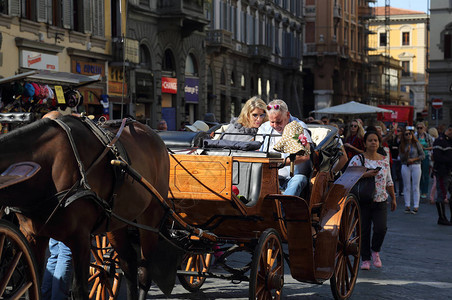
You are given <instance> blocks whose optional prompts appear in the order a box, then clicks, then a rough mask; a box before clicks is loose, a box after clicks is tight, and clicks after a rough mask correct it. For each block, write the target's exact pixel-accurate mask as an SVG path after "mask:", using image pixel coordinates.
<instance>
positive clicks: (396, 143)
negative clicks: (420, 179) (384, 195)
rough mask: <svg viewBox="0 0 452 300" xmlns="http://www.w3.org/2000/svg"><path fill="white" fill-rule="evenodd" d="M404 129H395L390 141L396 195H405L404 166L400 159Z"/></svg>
mask: <svg viewBox="0 0 452 300" xmlns="http://www.w3.org/2000/svg"><path fill="white" fill-rule="evenodd" d="M402 135H403V129H402V128H401V127H399V126H397V128H395V129H394V133H393V134H391V136H390V137H389V139H388V145H389V149H390V151H391V157H392V167H391V175H392V180H393V182H394V186H395V187H397V190H396V195H400V196H402V195H403V179H402V164H401V162H400V157H399V147H400V142H401V141H402Z"/></svg>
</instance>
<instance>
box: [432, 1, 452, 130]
mask: <svg viewBox="0 0 452 300" xmlns="http://www.w3.org/2000/svg"><path fill="white" fill-rule="evenodd" d="M451 11H452V4H451V3H450V1H446V0H441V1H439V0H437V1H432V3H431V9H430V16H431V18H430V60H429V68H428V73H429V84H428V104H429V105H428V107H429V115H428V120H429V122H430V124H432V125H438V124H446V125H447V124H450V123H451V121H452V59H450V58H449V59H448V58H445V41H444V33H448V32H449V33H451V34H452V30H451V28H450V26H449V28H448V25H450V24H451V22H452V13H451ZM449 46H452V45H449ZM433 99H441V100H443V107H442V108H441V109H440V110H438V113H439V114H438V116H439V117H440V119H437V118H436V116H437V115H436V113H437V110H435V109H434V108H432V107H431V101H432V100H433Z"/></svg>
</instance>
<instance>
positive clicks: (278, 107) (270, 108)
mask: <svg viewBox="0 0 452 300" xmlns="http://www.w3.org/2000/svg"><path fill="white" fill-rule="evenodd" d="M280 108H281V106H280V105H279V104H274V105H270V104H269V105H267V110H272V109H275V110H278V109H280Z"/></svg>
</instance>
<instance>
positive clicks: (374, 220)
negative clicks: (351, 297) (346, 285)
mask: <svg viewBox="0 0 452 300" xmlns="http://www.w3.org/2000/svg"><path fill="white" fill-rule="evenodd" d="M380 144H381V137H380V135H379V134H378V133H377V132H375V131H367V132H366V134H365V135H364V149H365V151H364V153H363V154H358V155H355V156H354V157H353V158H352V160H351V161H350V164H349V166H362V165H364V166H365V167H366V168H367V172H366V173H364V174H363V177H362V179H361V180H360V181H359V182H358V183H357V185H359V184H361V182H365V181H366V178H370V177H373V178H374V180H375V188H374V192H373V193H372V192H369V189H368V188H365V189H366V190H367V191H368V192H367V193H359V194H361V195H360V196H359V199H358V200H359V204H360V210H361V259H362V263H361V269H362V270H369V269H370V264H371V259H372V261H373V265H374V266H375V267H377V268H381V266H382V263H381V259H380V250H381V246H382V245H383V241H384V238H385V235H386V230H387V199H388V194H389V195H390V196H391V199H392V200H391V211H394V210H395V209H396V208H397V202H396V197H395V193H394V184H393V182H392V178H391V170H390V167H389V160H388V159H386V157H385V156H383V155H381V154H379V153H378V152H377V150H378V148H379V147H380ZM372 225H373V234H372V238H371V229H372ZM371 241H372V243H371Z"/></svg>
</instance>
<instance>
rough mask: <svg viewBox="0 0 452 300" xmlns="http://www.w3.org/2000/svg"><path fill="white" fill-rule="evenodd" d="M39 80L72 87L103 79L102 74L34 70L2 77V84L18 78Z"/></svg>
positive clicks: (0, 82)
mask: <svg viewBox="0 0 452 300" xmlns="http://www.w3.org/2000/svg"><path fill="white" fill-rule="evenodd" d="M21 79H23V80H27V81H38V82H45V83H53V84H61V85H70V86H72V87H80V86H84V85H87V84H91V83H94V82H97V81H100V80H101V76H100V75H93V76H87V75H82V74H76V73H69V72H57V71H49V70H34V71H29V72H25V73H21V74H17V75H14V76H11V77H8V78H3V79H0V85H1V84H5V83H9V82H14V81H16V80H21Z"/></svg>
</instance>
